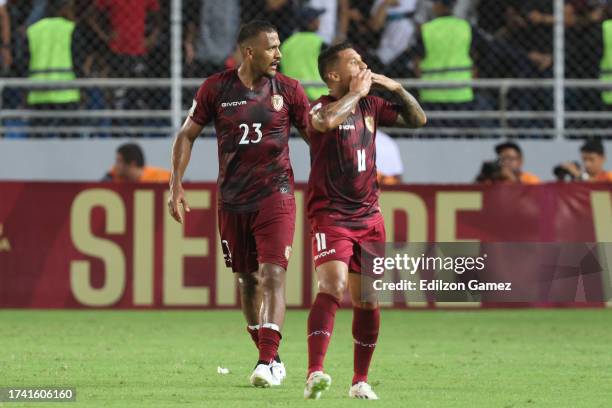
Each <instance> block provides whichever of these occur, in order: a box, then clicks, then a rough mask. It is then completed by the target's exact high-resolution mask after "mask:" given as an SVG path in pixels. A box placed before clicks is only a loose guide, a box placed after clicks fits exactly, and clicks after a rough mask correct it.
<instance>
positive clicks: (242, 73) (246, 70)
mask: <svg viewBox="0 0 612 408" xmlns="http://www.w3.org/2000/svg"><path fill="white" fill-rule="evenodd" d="M262 77H263V75H260V74H256V73H255V72H253V69H252V68H251V66H250V65H247V64H244V63H242V64H240V66H239V67H238V79H240V82H242V84H243V85H244V86H246V87H247V88H249V89H250V90H253V89H254V88H255V86H256V85H257V84H258V83H259V81H261V78H262Z"/></svg>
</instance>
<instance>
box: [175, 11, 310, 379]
mask: <svg viewBox="0 0 612 408" xmlns="http://www.w3.org/2000/svg"><path fill="white" fill-rule="evenodd" d="M238 45H239V47H240V52H241V54H242V58H243V62H242V64H241V65H240V67H239V68H238V69H233V70H227V71H224V72H220V73H217V74H215V75H212V76H211V77H209V78H208V79H206V81H205V82H204V84H202V86H201V87H200V89H199V90H198V92H197V94H196V96H195V99H194V101H193V105H192V107H191V110H190V111H189V116H188V118H187V120H186V121H185V124H184V125H183V128H182V129H181V131H180V132H179V133H178V135H177V136H176V138H175V143H174V147H173V161H172V162H173V166H172V168H173V173H172V177H171V181H170V189H171V198H170V200H169V202H168V205H169V211H170V214H171V215H172V216H173V217H174V218H175V219H177V221H179V222H182V221H183V218H182V217H183V215H182V214H181V212H180V210H179V205H182V206H183V207H184V208H185V209H186V210H187V211H188V206H187V203H186V200H185V196H184V191H183V188H182V185H181V180H182V177H183V174H184V171H185V169H186V167H187V163H188V162H189V157H190V154H191V146H192V145H193V142H194V141H195V139H196V138H197V137H198V135H199V134H200V132H201V131H202V129H203V128H204V126H206V125H207V124H208V123H210V122H213V123H214V126H215V131H216V136H217V144H218V157H219V176H218V180H217V185H218V189H219V193H218V203H217V208H218V221H219V233H220V235H221V237H220V238H221V239H220V241H221V249H222V251H223V255H224V258H225V264H226V266H227V267H231V268H232V270H233V272H235V273H236V276H237V281H238V283H239V285H240V300H241V304H242V310H243V313H244V316H245V319H246V321H247V330H248V332H249V334H250V336H251V338H252V339H253V341H254V342H255V345H256V346H257V348H258V352H259V358H258V360H257V364H256V365H255V369H254V371H253V374H252V375H251V377H250V381H251V384H252V385H254V386H257V387H269V386H275V385H279V384H280V382H281V381H282V379H283V378H284V376H285V369H284V365H283V364H282V362H281V360H280V358H279V356H278V348H279V344H280V340H281V329H282V325H283V321H284V316H285V273H286V270H287V266H288V263H289V258H290V255H291V246H292V242H293V234H294V231H295V208H296V207H295V199H294V196H293V170H292V169H291V163H290V161H289V135H290V132H291V125H294V126H295V127H296V128H297V129H298V131H299V132H300V133H301V134H302V136H303V137H306V128H307V126H308V125H307V122H308V110H309V104H308V98H307V97H306V94H305V93H304V89H303V88H302V86H301V85H300V84H299V82H298V81H296V80H294V79H291V78H289V77H286V76H284V75H282V74H280V73H277V70H278V66H279V63H280V60H281V56H282V55H281V52H280V48H279V47H280V41H279V38H278V33H277V31H276V28H275V27H274V26H272V25H271V24H269V23H267V22H265V21H257V20H255V21H252V22H249V23H247V24H245V25H243V26H242V27H241V29H240V33H239V34H238Z"/></svg>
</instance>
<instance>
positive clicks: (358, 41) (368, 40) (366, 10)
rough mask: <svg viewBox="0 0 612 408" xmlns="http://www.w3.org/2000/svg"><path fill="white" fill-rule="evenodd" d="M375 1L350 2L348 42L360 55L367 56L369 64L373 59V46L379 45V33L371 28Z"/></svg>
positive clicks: (354, 0) (357, 0)
mask: <svg viewBox="0 0 612 408" xmlns="http://www.w3.org/2000/svg"><path fill="white" fill-rule="evenodd" d="M374 1H375V0H350V5H349V11H348V16H349V26H348V27H349V28H348V32H347V38H348V41H349V42H350V43H351V44H353V46H354V47H355V50H356V51H358V52H359V54H361V55H363V56H365V57H364V59H366V60H367V61H368V62H370V61H371V60H372V59H373V58H372V57H371V56H370V48H372V44H378V42H379V37H380V35H379V33H375V32H374V31H372V29H371V28H370V24H369V19H370V11H371V10H372V6H373V5H374Z"/></svg>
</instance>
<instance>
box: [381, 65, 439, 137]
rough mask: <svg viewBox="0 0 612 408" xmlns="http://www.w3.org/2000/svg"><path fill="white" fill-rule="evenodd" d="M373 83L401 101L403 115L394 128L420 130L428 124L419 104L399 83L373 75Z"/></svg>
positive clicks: (382, 76)
mask: <svg viewBox="0 0 612 408" xmlns="http://www.w3.org/2000/svg"><path fill="white" fill-rule="evenodd" d="M372 83H373V84H375V85H380V86H382V87H383V88H385V89H387V90H389V91H391V92H393V93H394V94H395V95H396V96H397V97H398V98H399V100H400V104H401V107H402V111H401V113H400V114H399V115H398V116H397V120H396V122H395V123H394V126H399V127H409V128H420V127H423V126H425V124H426V123H427V117H426V116H425V112H423V108H421V105H419V102H417V100H416V99H415V98H414V96H412V95H411V94H410V92H408V91H407V90H405V89H404V87H403V86H402V85H401V84H400V83H399V82H397V81H394V80H392V79H390V78H387V77H386V76H384V75H378V74H372Z"/></svg>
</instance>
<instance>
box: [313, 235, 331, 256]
mask: <svg viewBox="0 0 612 408" xmlns="http://www.w3.org/2000/svg"><path fill="white" fill-rule="evenodd" d="M315 240H316V241H317V252H318V254H317V255H316V256H315V257H314V260H315V261H316V260H318V259H320V258H324V257H326V256H328V255H331V254H335V253H336V250H335V249H334V248H332V249H329V250H328V249H327V241H326V239H325V234H324V233H322V232H317V233H316V234H315Z"/></svg>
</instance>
